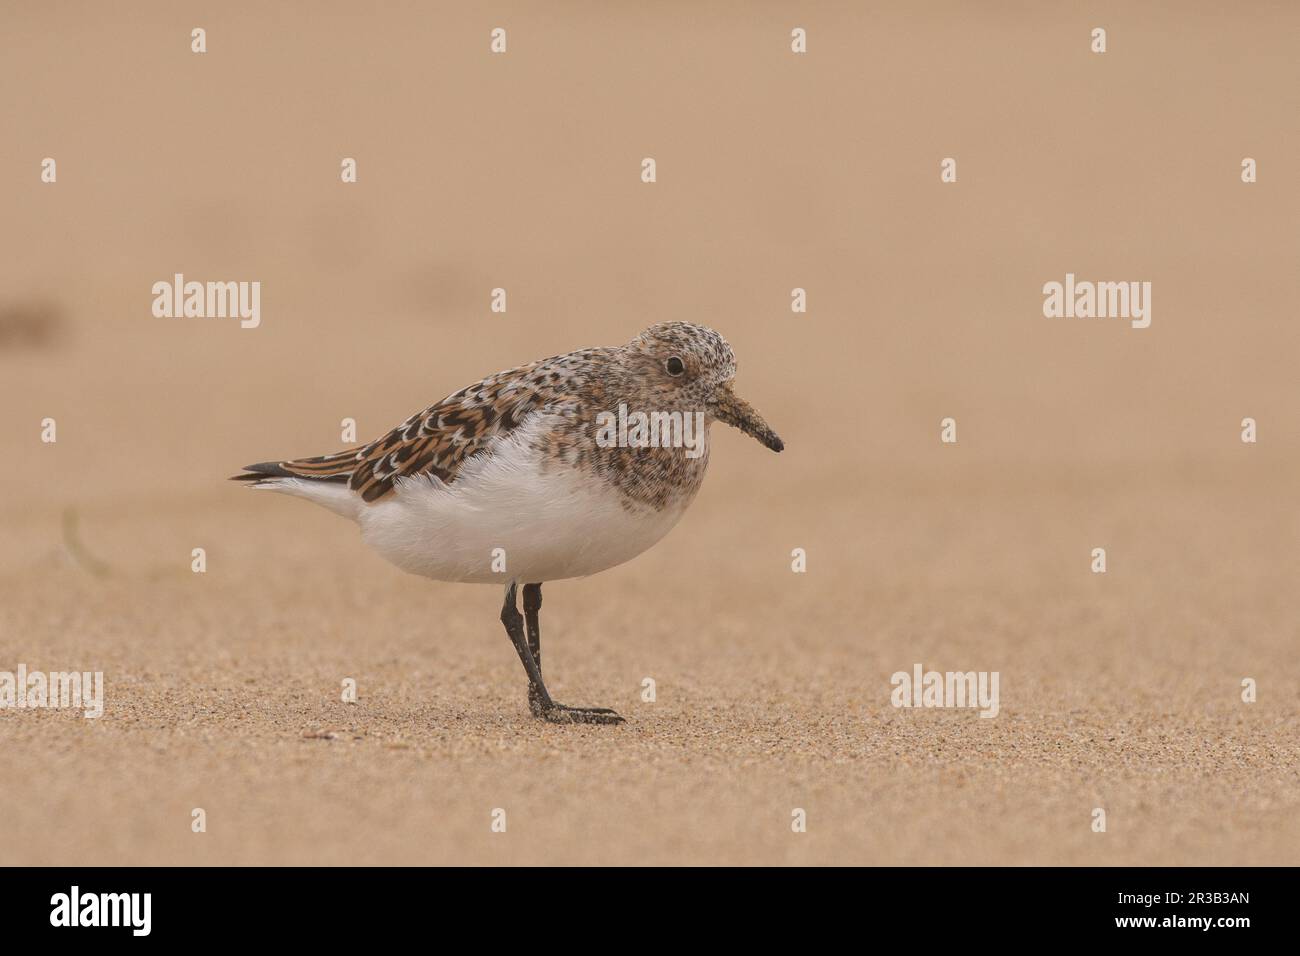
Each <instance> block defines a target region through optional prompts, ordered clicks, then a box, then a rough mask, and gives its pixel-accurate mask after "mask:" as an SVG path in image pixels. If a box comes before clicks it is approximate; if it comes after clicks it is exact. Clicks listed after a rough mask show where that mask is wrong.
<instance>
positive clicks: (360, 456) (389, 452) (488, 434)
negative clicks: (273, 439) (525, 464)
mask: <svg viewBox="0 0 1300 956" xmlns="http://www.w3.org/2000/svg"><path fill="white" fill-rule="evenodd" d="M564 358H567V356H565V357H564ZM554 361H555V360H553V359H552V360H546V361H545V362H532V363H530V364H529V365H524V366H521V367H519V368H516V369H510V370H508V371H505V372H500V373H498V374H496V375H493V376H491V377H489V378H485V379H484V380H483V381H481V382H479V383H478V384H476V385H470V386H469V387H467V388H463V389H461V390H460V391H459V392H456V393H455V394H454V395H449V396H447V397H446V398H444V399H443V400H442V401H440V402H438V403H437V404H435V405H430V406H429V407H428V408H426V409H425V410H424V411H422V412H417V413H416V414H414V415H412V416H411V417H410V418H408V419H407V420H406V421H404V422H402V424H400V425H398V426H397V427H396V428H394V429H393V430H392V431H390V432H389V433H388V434H387V435H384V436H383V437H382V438H378V439H376V440H375V441H372V442H371V443H370V444H368V445H366V446H365V447H363V448H359V449H356V448H354V449H349V450H347V451H340V452H336V453H334V454H332V455H322V456H319V457H316V458H298V459H295V460H293V461H280V462H263V463H261V464H257V465H248V466H247V467H246V468H245V469H244V470H245V471H246V472H251V473H250V474H243V475H236V476H235V480H242V481H263V480H267V479H270V478H305V479H309V480H317V481H335V482H340V483H342V482H346V483H347V485H348V487H349V488H351V489H352V490H353V491H355V492H357V493H358V494H360V495H361V497H362V498H363V499H364V500H365V501H375V500H377V499H379V498H382V497H383V496H384V495H386V494H388V493H389V492H391V491H392V490H393V487H394V483H395V482H396V481H397V480H398V479H399V478H413V477H416V476H420V475H429V476H434V477H436V478H438V479H440V480H441V481H444V482H446V483H447V484H451V483H452V482H454V481H455V480H456V477H457V475H458V474H459V472H460V469H461V467H462V466H463V465H464V464H465V462H466V461H468V460H469V459H470V458H473V457H474V456H475V455H477V454H480V453H481V452H483V451H485V450H486V448H487V446H488V444H489V443H490V442H491V441H492V440H493V439H495V438H498V437H501V436H505V435H508V434H510V433H511V432H512V431H514V430H515V429H516V428H518V427H519V425H520V423H521V422H522V421H523V420H524V419H525V418H527V417H528V415H529V413H530V412H533V411H541V410H544V409H546V408H549V407H555V406H557V405H564V404H567V403H569V402H571V401H572V400H573V396H572V394H570V393H568V389H567V388H566V385H567V384H569V383H568V382H567V381H566V377H565V376H563V375H562V374H560V373H559V372H557V371H553V370H549V369H547V368H546V366H547V365H549V364H551V363H553V362H554Z"/></svg>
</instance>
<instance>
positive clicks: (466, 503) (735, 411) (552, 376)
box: [233, 322, 784, 724]
mask: <svg viewBox="0 0 1300 956" xmlns="http://www.w3.org/2000/svg"><path fill="white" fill-rule="evenodd" d="M735 374H736V359H735V356H734V355H733V354H732V351H731V346H729V345H728V344H727V342H726V340H724V339H723V338H722V336H721V335H719V334H718V333H717V332H714V331H713V330H712V329H708V328H704V327H703V326H699V325H691V324H689V323H686V322H667V323H664V324H661V325H656V326H653V327H651V328H649V329H646V330H645V331H644V332H642V333H641V334H640V335H638V336H637V337H636V338H634V339H633V340H632V341H631V342H629V343H628V344H627V345H624V346H621V347H618V348H592V349H580V350H579V351H577V352H569V353H568V354H567V355H557V356H555V357H554V358H548V359H542V360H541V361H537V362H530V363H529V364H527V365H522V366H520V367H519V368H513V369H509V370H507V371H504V372H499V373H497V374H496V375H492V376H489V377H488V378H485V379H483V381H481V382H478V383H476V384H474V385H470V386H468V387H466V388H462V389H461V390H460V391H459V392H456V393H454V394H452V395H450V396H448V397H447V398H444V399H443V400H442V401H440V402H438V403H437V404H436V405H432V406H430V407H429V408H426V409H425V410H424V411H422V412H419V413H417V414H415V415H412V416H411V417H410V418H408V419H407V420H406V421H404V422H403V423H402V424H400V425H398V426H397V427H396V428H394V429H393V430H392V431H390V432H389V433H388V434H387V435H384V436H383V437H382V438H379V439H377V440H376V441H373V442H371V443H370V444H368V445H366V446H365V447H363V448H361V449H359V450H358V449H355V448H354V449H349V450H347V451H341V452H337V453H335V454H333V455H324V456H321V457H318V458H299V459H296V460H293V461H279V462H263V463H261V464H256V465H248V466H247V467H246V468H245V469H244V470H245V471H246V472H251V474H242V475H236V476H234V479H233V480H236V481H250V482H252V483H253V484H252V487H254V488H270V489H272V490H274V491H280V492H284V493H286V494H290V495H297V496H299V497H302V498H307V499H310V500H311V501H314V502H316V503H317V504H320V505H323V506H325V507H326V508H328V509H330V510H331V511H333V512H335V513H337V514H340V515H343V516H345V517H348V518H351V519H352V520H353V521H355V522H357V524H358V525H359V526H360V528H361V536H362V538H363V540H364V541H365V542H366V543H367V544H368V545H370V546H371V547H372V548H374V549H375V550H376V551H377V552H379V554H380V555H382V556H383V557H384V558H386V559H387V560H389V561H391V562H392V563H393V564H395V565H397V566H398V567H399V568H402V569H403V570H405V571H410V572H412V573H414V574H420V575H424V576H426V577H430V578H434V579H435V580H438V581H466V582H473V583H497V582H501V581H503V580H504V581H505V582H506V594H505V604H504V606H503V607H502V609H501V623H502V624H504V625H505V629H506V633H507V634H508V635H509V636H510V641H511V643H513V644H514V647H515V651H516V653H518V655H519V660H520V661H521V662H522V663H523V665H524V671H525V672H526V673H527V675H528V704H529V709H530V711H531V712H532V714H533V715H534V716H535V717H540V718H542V719H545V720H548V721H552V722H555V723H597V724H612V723H621V722H622V720H623V718H622V717H620V716H619V715H618V714H617V713H615V712H614V711H613V710H610V709H609V708H607V707H566V706H564V705H563V704H557V703H555V701H553V700H552V699H551V695H550V694H549V693H548V692H547V690H546V685H545V684H544V683H543V682H542V670H541V661H542V653H541V632H540V629H539V627H538V611H539V610H540V608H541V606H542V584H543V583H545V582H547V581H555V580H560V579H563V578H575V577H584V576H586V575H589V574H595V573H596V572H598V571H603V570H605V569H606V568H612V567H614V566H615V565H619V564H622V563H623V562H624V561H628V560H631V559H632V558H634V557H636V556H637V555H638V554H640V553H641V552H642V551H645V550H646V549H647V548H649V547H650V546H651V545H653V544H654V543H655V542H657V541H658V540H659V539H660V538H662V537H663V536H664V535H665V534H667V533H668V531H669V529H671V528H672V527H673V525H675V524H676V523H677V521H678V519H679V518H681V516H682V514H683V513H684V512H685V510H686V508H687V506H688V505H689V504H690V503H691V501H692V500H693V499H694V497H695V494H696V492H697V491H699V488H700V483H701V482H702V481H703V480H704V471H705V469H706V468H707V467H708V462H709V454H708V451H709V443H708V426H709V424H711V423H712V421H713V420H714V419H716V420H718V421H721V422H725V423H726V424H728V425H733V426H735V427H736V428H739V429H740V430H741V431H743V432H745V433H746V434H748V435H751V436H752V437H754V438H756V439H757V440H758V441H760V442H762V443H763V444H764V445H766V446H767V447H768V448H770V449H772V450H773V451H781V449H782V448H783V447H784V445H783V444H782V442H781V439H780V438H778V437H777V435H776V433H775V432H773V431H772V429H771V428H770V427H769V426H768V424H767V423H766V422H765V421H763V419H762V417H761V416H760V415H759V414H758V412H757V411H755V410H754V409H753V408H751V407H750V406H749V404H748V403H747V402H745V401H744V400H743V399H741V398H740V397H739V396H737V395H736V393H735V392H734V391H733V390H732V380H733V379H734V377H735ZM629 410H631V411H629ZM638 415H639V416H641V417H638ZM629 419H631V420H632V422H633V425H632V427H631V428H630V429H629V428H628V426H627V423H628V420H629ZM648 419H649V420H652V421H653V425H652V427H650V428H647V427H646V422H647V420H648ZM692 421H697V422H699V423H700V424H701V426H702V427H701V428H700V429H699V432H700V434H699V435H698V436H696V441H695V443H694V445H693V447H687V443H686V442H685V441H682V440H674V439H681V438H682V437H683V436H688V433H689V430H690V429H689V423H690V422H692ZM615 422H617V423H618V424H617V426H616V425H615ZM682 425H684V426H685V427H680V426H682ZM629 433H630V434H629ZM660 438H663V439H665V440H662V441H660V440H658V439H660ZM521 584H522V585H523V592H524V601H523V604H524V614H523V617H522V618H521V616H520V614H519V609H518V607H517V606H516V602H515V595H516V591H517V588H518V587H519V585H521ZM525 623H526V626H527V633H525V630H524V627H523V625H524V624H525Z"/></svg>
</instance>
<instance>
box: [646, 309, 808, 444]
mask: <svg viewBox="0 0 1300 956" xmlns="http://www.w3.org/2000/svg"><path fill="white" fill-rule="evenodd" d="M624 353H625V362H626V364H627V367H628V370H629V371H630V372H631V373H632V374H633V375H635V376H636V378H637V379H638V380H639V381H641V382H643V383H646V384H645V390H644V395H643V400H644V401H645V402H646V403H647V404H648V405H649V406H650V408H660V409H680V410H690V411H696V410H698V411H702V412H704V413H705V415H706V416H708V417H709V418H716V419H717V420H718V421H720V422H724V423H726V424H728V425H731V426H732V427H734V428H739V429H740V430H741V431H742V432H744V433H745V434H746V435H749V436H750V437H751V438H755V439H757V440H758V441H759V442H761V443H762V444H764V445H766V446H767V447H768V448H770V449H772V451H781V450H782V449H783V448H784V447H785V443H784V442H782V441H781V439H780V438H779V437H778V436H777V434H776V432H774V431H772V428H771V426H770V425H768V424H767V422H765V421H763V416H762V415H760V414H759V413H758V411H757V410H755V409H754V408H753V406H751V405H750V404H749V403H748V402H746V401H745V400H744V399H743V398H741V397H740V396H739V395H737V394H736V392H735V390H734V388H733V387H732V385H733V382H734V380H735V377H736V356H735V354H734V353H733V352H732V351H731V346H730V345H728V344H727V340H726V339H724V338H723V337H722V336H721V335H719V334H718V333H717V332H715V331H713V329H710V328H706V327H704V326H702V325H692V324H691V323H689V322H663V323H661V324H659V325H652V326H651V327H650V328H648V329H646V330H645V331H644V332H642V333H641V334H640V335H638V336H637V337H636V338H634V339H633V340H632V341H631V342H629V343H628V344H627V345H626V346H625V347H624Z"/></svg>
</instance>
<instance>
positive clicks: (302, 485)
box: [230, 450, 360, 518]
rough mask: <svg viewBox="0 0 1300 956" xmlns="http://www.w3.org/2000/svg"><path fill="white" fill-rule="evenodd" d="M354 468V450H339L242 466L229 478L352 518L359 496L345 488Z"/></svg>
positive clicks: (355, 458) (355, 454)
mask: <svg viewBox="0 0 1300 956" xmlns="http://www.w3.org/2000/svg"><path fill="white" fill-rule="evenodd" d="M356 467H357V453H356V451H355V450H351V451H340V452H336V453H335V454H333V455H321V456H318V457H315V458H298V459H295V460H293V461H262V462H258V463H257V464H254V465H245V466H244V473H243V474H240V475H231V476H230V480H231V481H247V482H251V487H253V488H266V489H269V490H271V491H279V492H282V493H284V494H288V495H294V496H296V497H299V498H306V499H308V500H309V501H314V502H316V503H317V504H319V505H323V506H324V507H326V508H328V509H329V510H330V511H333V512H335V513H336V514H341V515H343V516H344V517H347V518H355V517H356V512H357V508H358V506H359V502H360V497H359V496H358V495H356V494H354V493H353V492H352V491H351V490H350V489H349V487H348V483H349V482H350V481H351V480H352V473H353V472H354V471H355V470H356Z"/></svg>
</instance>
